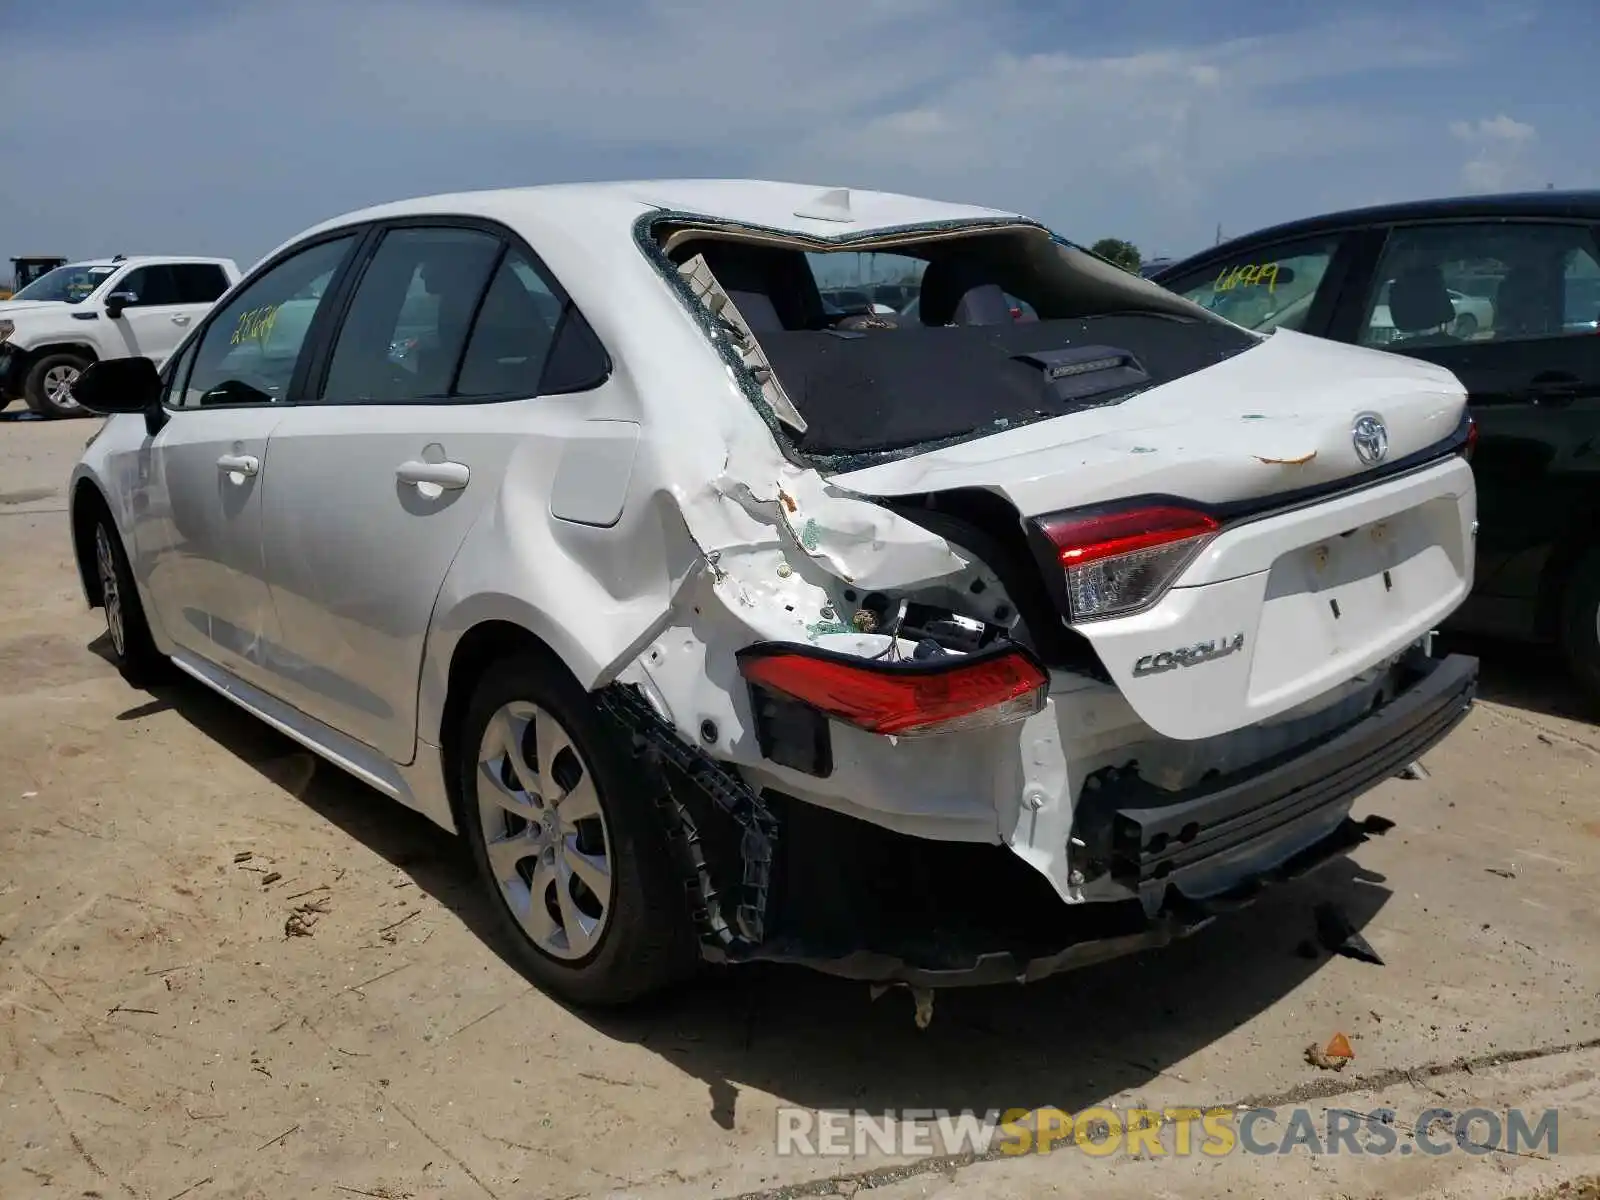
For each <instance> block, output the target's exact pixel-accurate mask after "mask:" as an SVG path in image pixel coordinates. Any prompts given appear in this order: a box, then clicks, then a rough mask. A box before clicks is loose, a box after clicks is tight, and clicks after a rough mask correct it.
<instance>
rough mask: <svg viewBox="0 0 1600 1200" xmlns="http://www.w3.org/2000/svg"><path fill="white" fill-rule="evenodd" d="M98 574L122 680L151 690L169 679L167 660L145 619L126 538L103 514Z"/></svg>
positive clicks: (98, 527)
mask: <svg viewBox="0 0 1600 1200" xmlns="http://www.w3.org/2000/svg"><path fill="white" fill-rule="evenodd" d="M92 536H93V537H94V543H93V545H92V547H91V549H92V550H93V551H94V564H95V574H96V575H97V576H98V578H99V581H100V608H101V611H103V612H104V613H105V618H106V636H107V638H108V639H109V640H110V642H111V652H112V655H113V657H114V660H115V662H116V664H117V669H118V670H119V671H121V672H122V677H123V678H124V679H125V680H127V681H128V683H129V684H130V685H132V686H133V687H136V688H147V687H149V686H150V685H151V684H153V683H157V682H159V681H160V680H161V679H162V678H164V677H165V674H166V669H167V665H168V663H167V659H166V658H165V657H164V656H163V655H162V653H161V651H159V650H157V649H156V644H155V639H153V638H152V637H151V636H150V626H149V624H148V622H146V620H145V615H144V605H143V604H142V603H141V602H140V600H139V589H138V587H137V586H135V584H134V582H133V570H132V568H130V567H129V565H128V555H127V553H126V552H125V551H124V550H123V548H122V538H121V536H120V535H118V533H117V531H116V528H115V527H114V526H113V525H112V522H111V518H110V516H108V515H107V514H106V513H104V512H102V513H101V514H100V515H99V516H98V517H96V518H95V523H94V533H93V535H92Z"/></svg>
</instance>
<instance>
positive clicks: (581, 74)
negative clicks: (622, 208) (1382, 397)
mask: <svg viewBox="0 0 1600 1200" xmlns="http://www.w3.org/2000/svg"><path fill="white" fill-rule="evenodd" d="M214 12H215V13H216V14H217V15H213V16H208V17H203V18H192V19H190V20H189V21H188V22H187V23H185V24H183V25H181V26H174V25H172V24H171V23H170V21H169V22H167V23H165V25H164V26H161V27H158V26H157V25H155V24H153V23H152V24H148V25H147V26H146V28H145V29H144V31H143V32H139V31H138V30H137V27H134V26H131V25H130V26H129V27H128V28H126V29H123V30H120V31H119V32H118V35H117V37H116V38H115V39H114V40H112V39H106V40H101V41H99V42H97V41H96V40H95V39H94V38H92V37H90V36H85V34H84V32H83V31H78V32H76V33H75V34H74V35H73V36H70V37H68V36H65V35H63V36H62V37H60V38H57V39H53V40H52V41H50V42H48V43H45V42H40V41H37V40H29V38H28V35H26V34H24V35H23V36H22V38H21V39H20V40H19V39H18V38H15V37H9V36H8V41H7V51H8V53H7V61H8V64H9V65H8V69H7V72H6V74H5V77H4V81H3V82H0V89H3V90H4V95H0V106H3V110H5V111H21V110H24V109H25V110H26V111H28V113H29V121H28V122H25V123H21V124H20V125H18V124H17V123H8V124H10V125H13V126H14V127H13V128H0V155H4V156H5V157H6V158H7V159H9V160H10V161H26V162H29V163H30V164H31V168H30V171H31V173H32V174H33V175H34V176H35V177H44V178H54V179H59V178H62V177H63V176H64V175H68V174H70V173H71V172H72V171H73V170H90V171H92V177H93V178H94V179H96V180H115V181H116V188H115V191H114V193H107V192H105V191H103V190H99V189H95V188H86V189H69V190H68V192H67V194H66V195H63V194H62V192H61V189H52V191H51V194H50V196H49V197H48V198H44V197H42V196H41V195H40V194H39V193H38V192H37V191H36V190H34V189H32V188H31V187H29V186H28V185H27V184H26V183H25V182H21V181H19V180H18V178H17V177H16V176H12V177H9V178H7V179H5V180H4V181H3V182H0V229H5V230H6V231H7V232H13V231H14V236H18V237H25V238H27V240H29V241H30V243H31V242H34V241H37V239H38V238H39V237H40V236H45V234H40V233H38V232H36V230H38V229H43V230H45V233H46V234H48V236H46V240H47V241H49V242H50V244H52V245H55V244H62V245H65V246H68V247H69V248H72V249H77V250H80V251H81V252H89V251H91V250H98V249H101V248H106V249H120V248H122V247H123V246H129V247H135V246H138V247H143V246H151V245H154V244H156V243H160V244H161V245H165V246H170V247H173V248H179V247H180V246H182V245H184V244H185V243H187V244H188V245H190V246H193V247H195V248H199V246H200V245H201V244H204V245H207V246H211V247H213V248H215V247H216V243H217V242H219V241H220V240H222V239H224V238H229V237H231V238H233V239H235V240H234V241H232V242H231V243H230V244H229V245H228V246H226V247H222V248H223V249H225V250H229V251H234V250H237V251H241V252H242V251H248V250H261V249H265V248H266V246H268V245H271V244H272V243H274V242H275V241H276V240H277V239H278V238H280V237H282V236H287V235H289V234H292V233H293V232H294V230H295V229H297V228H299V227H302V226H303V225H305V224H309V223H311V222H312V221H315V220H318V219H321V218H322V217H325V216H328V215H332V214H333V213H335V212H338V211H341V210H343V209H345V208H351V207H356V206H358V205H360V204H365V203H368V202H371V201H376V200H382V199H389V198H393V197H395V196H398V195H405V194H415V193H417V192H423V191H433V190H446V189H452V188H457V187H472V186H483V185H486V184H502V183H511V182H539V181H543V180H549V179H558V178H582V177H595V176H597V175H600V176H614V175H617V174H625V175H636V174H744V175H766V176H772V177H777V178H789V179H795V178H801V179H810V180H813V181H815V182H818V183H829V184H832V183H847V184H854V185H857V186H881V187H888V188H893V189H897V190H906V191H919V190H920V191H924V192H928V193H930V194H934V195H941V196H945V197H948V198H950V199H954V200H968V201H974V202H979V203H989V204H995V205H997V206H1001V207H1008V208H1015V209H1022V210H1024V211H1027V212H1031V213H1036V214H1038V215H1040V216H1043V217H1044V218H1045V219H1047V220H1050V221H1052V223H1054V224H1056V225H1057V226H1058V227H1059V228H1061V229H1062V230H1063V232H1066V233H1068V234H1069V235H1071V236H1074V237H1078V238H1081V239H1083V240H1086V241H1092V240H1094V239H1095V238H1097V237H1100V236H1103V235H1117V236H1131V237H1134V238H1138V237H1140V236H1142V235H1143V234H1144V233H1147V232H1149V231H1152V230H1159V231H1162V232H1163V233H1164V234H1165V235H1166V236H1169V237H1178V238H1182V239H1183V240H1185V241H1187V240H1189V239H1192V238H1194V237H1195V236H1196V235H1197V234H1198V232H1199V231H1201V230H1204V231H1206V232H1207V233H1209V231H1210V229H1211V227H1212V225H1213V224H1214V223H1215V222H1216V221H1217V220H1218V219H1219V218H1222V219H1224V220H1226V221H1227V222H1228V223H1229V225H1230V227H1237V226H1239V225H1240V224H1241V223H1245V222H1250V223H1254V222H1257V221H1258V220H1260V219H1263V218H1272V219H1277V218H1280V217H1288V216H1294V215H1299V214H1301V213H1303V212H1305V211H1316V207H1310V208H1308V207H1307V206H1308V205H1311V206H1320V204H1321V202H1322V201H1323V199H1324V198H1332V197H1333V196H1335V195H1337V194H1338V189H1339V187H1340V186H1341V184H1340V181H1341V179H1342V178H1343V175H1344V174H1345V172H1342V171H1340V170H1332V169H1330V164H1334V163H1340V162H1343V163H1346V164H1348V163H1349V162H1351V161H1353V160H1359V159H1371V158H1372V157H1373V156H1374V155H1376V154H1378V153H1380V152H1382V151H1384V150H1385V149H1386V148H1387V149H1389V150H1391V151H1393V149H1394V148H1395V147H1398V146H1401V145H1403V144H1404V143H1405V141H1406V139H1407V138H1408V137H1413V136H1425V134H1421V133H1420V132H1419V131H1423V130H1426V128H1427V119H1426V118H1425V117H1416V118H1412V117H1407V116H1406V115H1405V114H1404V112H1403V111H1401V112H1400V113H1397V112H1396V111H1395V109H1394V107H1393V106H1392V105H1386V104H1383V103H1379V102H1377V101H1375V100H1372V99H1370V98H1369V95H1370V92H1369V88H1368V87H1367V85H1366V83H1365V82H1364V81H1366V80H1370V78H1371V77H1372V73H1373V72H1377V71H1382V70H1385V69H1406V70H1407V71H1412V70H1419V69H1420V70H1425V69H1428V68H1430V67H1436V66H1438V65H1439V64H1441V63H1446V62H1451V61H1453V60H1455V59H1456V58H1458V57H1459V56H1460V55H1461V53H1462V50H1461V47H1460V45H1459V44H1458V43H1457V41H1456V40H1455V38H1456V37H1457V36H1459V34H1457V35H1449V34H1446V33H1442V32H1441V31H1440V30H1439V29H1437V28H1434V27H1432V26H1430V25H1429V24H1428V23H1426V22H1425V21H1422V20H1420V19H1415V18H1407V17H1403V16H1401V17H1386V18H1385V19H1384V20H1383V21H1381V22H1370V21H1364V20H1335V21H1332V22H1330V23H1326V24H1323V25H1320V26H1317V27H1315V28H1306V29H1301V30H1299V31H1296V32H1290V33H1280V34H1270V35H1262V36H1258V37H1251V38H1242V39H1233V40H1225V41H1213V42H1211V43H1209V44H1183V43H1182V42H1181V41H1180V40H1178V39H1177V38H1175V37H1170V38H1168V37H1162V36H1161V35H1152V36H1150V37H1149V39H1148V41H1147V43H1146V45H1145V46H1144V48H1143V49H1141V50H1139V51H1138V52H1134V53H1122V54H1117V55H1102V56H1095V55H1092V54H1090V53H1087V52H1085V51H1084V50H1082V49H1081V47H1080V46H1079V42H1078V39H1077V38H1075V36H1074V29H1073V27H1072V19H1071V16H1070V13H1069V14H1066V15H1061V16H1058V17H1052V18H1051V20H1050V21H1048V22H1043V23H1041V22H1039V21H1037V20H1033V21H1026V20H1025V19H1024V14H1023V12H1022V10H1021V9H1020V8H1017V9H1013V8H1012V7H1011V2H1010V0H995V3H993V4H991V5H988V6H982V7H979V6H974V5H970V4H966V3H964V2H962V0H811V3H809V4H808V5H806V6H804V7H803V8H801V7H798V6H792V5H789V4H787V3H785V2H784V0H740V2H738V3H728V2H727V0H632V2H631V3H630V4H629V6H628V9H627V11H625V12H619V11H617V8H616V6H615V5H608V6H599V5H596V6H584V7H581V8H579V7H574V8H572V9H552V8H547V7H544V6H537V7H536V6H533V5H524V4H521V3H517V4H513V3H511V2H510V0H492V2H491V0H475V2H472V3H468V2H466V0H389V2H387V3H383V4H381V5H380V4H377V3H376V2H375V0H343V2H341V3H339V4H325V3H317V2H314V0H281V2H280V3H277V4H273V5H259V6H250V7H245V8H239V9H233V10H231V11H224V10H222V9H221V8H218V9H216V10H214ZM1454 24H1455V25H1457V26H1458V27H1459V26H1460V25H1461V24H1462V23H1461V22H1454ZM1024 27H1027V28H1028V29H1029V30H1030V32H1029V34H1028V36H1027V38H1026V43H1027V51H1026V52H1023V51H1022V50H1021V49H1020V47H1019V45H1018V44H1016V43H1018V42H1020V41H1022V40H1023V39H1022V37H1021V35H1020V33H1019V32H1018V31H1020V30H1021V29H1023V28H1024ZM1156 27H1157V28H1161V27H1162V26H1160V25H1159V24H1158V25H1157V26H1156ZM1173 27H1174V28H1175V27H1176V26H1173ZM130 64H137V67H138V69H137V72H136V75H137V78H138V81H139V86H138V88H137V89H129V88H119V89H118V90H117V91H116V93H115V94H116V102H115V103H114V104H108V103H107V102H106V99H105V96H106V92H105V91H104V89H102V88H88V87H85V88H68V89H62V88H61V87H60V86H59V81H60V80H61V79H63V78H66V79H80V80H86V79H94V80H121V79H127V78H129V77H130V76H129V70H130ZM44 95H48V96H50V97H51V99H50V102H49V103H48V104H39V103H31V102H26V103H25V102H24V100H23V98H25V97H29V98H36V97H38V96H44ZM1329 97H1334V99H1329ZM7 100H9V101H10V103H6V101H7ZM1503 120H1507V119H1504V118H1495V119H1492V120H1491V121H1489V122H1486V123H1485V122H1480V123H1478V124H1479V125H1483V126H1485V129H1488V127H1489V126H1496V122H1499V121H1503ZM1509 124H1510V125H1513V126H1515V125H1517V124H1518V123H1517V122H1510V123H1509ZM1496 127H1498V126H1496ZM1435 128H1436V127H1435ZM86 129H93V130H95V131H96V132H95V139H94V140H95V146H96V149H95V154H94V163H93V167H92V168H87V167H83V166H78V167H75V166H74V164H75V163H81V159H80V158H78V157H77V156H76V155H75V154H74V153H73V152H72V151H71V150H70V149H69V147H72V146H74V145H81V144H82V137H81V133H82V131H83V130H86ZM1472 136H1473V137H1477V138H1495V137H1499V138H1500V140H1502V141H1505V140H1508V139H1507V138H1506V136H1505V135H1504V134H1498V135H1497V134H1495V133H1493V132H1484V131H1482V130H1477V129H1476V127H1474V130H1473V131H1472ZM1509 140H1511V141H1514V140H1515V139H1514V138H1511V139H1509ZM641 168H644V169H641ZM52 229H57V230H60V231H61V232H59V233H49V230H52ZM91 231H93V232H96V235H97V236H99V237H103V238H105V239H106V241H107V244H106V245H104V246H103V247H102V246H101V245H98V244H96V245H88V244H85V243H88V242H89V241H90V240H91V238H90V236H89V234H90V232H91ZM230 231H231V232H230ZM1185 248H1188V247H1185V246H1182V245H1179V246H1175V247H1169V249H1176V250H1181V249H1185Z"/></svg>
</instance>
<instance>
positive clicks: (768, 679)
mask: <svg viewBox="0 0 1600 1200" xmlns="http://www.w3.org/2000/svg"><path fill="white" fill-rule="evenodd" d="M738 660H739V671H740V673H741V674H742V675H743V676H744V677H745V679H747V680H748V681H749V682H750V683H751V684H752V685H755V686H757V687H764V688H767V689H769V690H771V691H774V692H777V693H779V694H781V695H784V696H788V697H790V698H792V699H795V700H799V701H801V702H802V703H805V704H808V705H810V706H811V707H812V708H815V709H817V710H818V711H820V712H823V713H826V714H827V715H828V716H830V717H833V718H835V719H837V720H840V721H843V722H845V723H846V724H849V725H854V726H856V727H857V728H858V729H865V730H866V731H867V732H869V733H882V734H893V735H895V736H897V737H919V736H927V735H930V734H937V733H953V732H955V731H957V730H963V729H982V728H986V727H988V726H992V725H1003V724H1006V723H1008V722H1011V721H1019V720H1022V719H1023V718H1024V717H1029V716H1032V715H1033V714H1034V713H1036V712H1038V711H1040V710H1041V709H1042V708H1043V707H1044V700H1045V693H1046V692H1047V691H1048V689H1049V680H1050V677H1049V674H1048V673H1047V672H1046V671H1045V669H1044V668H1043V667H1042V666H1041V665H1040V664H1039V662H1038V660H1037V659H1035V658H1034V657H1033V656H1032V655H1031V654H1029V653H1028V652H1027V651H1025V650H1023V649H1022V648H1021V647H1018V646H1007V647H1003V648H998V649H991V650H982V651H978V652H977V653H974V654H965V655H949V656H947V657H939V658H932V659H915V660H912V661H909V662H906V661H900V662H885V661H878V660H868V659H862V658H857V657H855V656H853V655H848V654H838V653H834V652H832V651H827V650H819V649H817V648H816V647H813V646H802V645H798V644H792V643H770V642H769V643H762V644H760V645H756V646H750V647H747V648H746V649H744V650H741V651H739V654H738Z"/></svg>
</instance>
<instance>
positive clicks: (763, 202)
mask: <svg viewBox="0 0 1600 1200" xmlns="http://www.w3.org/2000/svg"><path fill="white" fill-rule="evenodd" d="M841 194H842V196H843V197H844V199H843V206H842V207H841V206H840V197H841ZM819 206H820V209H819ZM652 209H658V210H659V209H665V210H672V211H676V212H684V213H691V214H693V215H695V216H698V217H707V218H712V219H715V220H719V221H730V222H735V223H738V224H742V225H758V226H763V227H765V228H768V229H777V230H781V231H783V232H786V233H798V234H805V235H809V236H811V237H848V236H852V235H857V236H858V235H860V234H864V233H870V232H873V231H875V230H881V229H892V228H895V227H897V226H903V225H922V224H934V223H940V222H945V221H993V220H1016V219H1018V218H1019V217H1020V216H1021V214H1019V213H1013V212H1006V211H1003V210H1001V209H994V208H980V207H977V206H974V205H967V204H952V203H949V202H947V201H942V200H928V199H923V198H920V197H917V196H904V195H899V194H897V193H893V192H875V191H862V190H857V189H855V188H849V189H841V188H837V187H829V186H826V185H822V184H804V183H781V182H776V181H772V180H760V179H658V180H631V181H619V182H614V183H560V184H543V185H539V186H534V187H522V188H502V189H497V190H492V191H475V192H455V193H446V194H441V195H436V196H420V197H416V198H414V199H410V200H400V201H396V202H394V203H390V204H382V205H377V206H375V207H372V208H365V209H360V210H357V211H354V212H348V213H344V214H343V215H341V216H338V217H334V218H332V219H330V220H327V221H323V222H321V223H320V224H318V225H316V226H314V227H312V228H311V229H308V230H306V231H304V232H303V233H301V234H298V235H296V236H295V237H294V238H292V239H290V240H289V241H287V242H284V243H283V245H282V246H280V247H278V248H277V249H283V248H284V247H285V246H288V245H290V244H292V243H293V242H297V241H299V240H300V238H302V237H305V236H307V235H309V234H313V233H319V232H322V231H324V230H329V229H336V228H339V227H341V226H344V225H351V224H356V223H358V222H361V221H370V220H379V219H382V218H388V217H408V216H428V215H432V214H441V215H442V214H446V213H449V214H460V215H469V216H481V217H487V218H492V219H495V220H499V221H503V222H505V223H506V224H509V225H512V226H514V227H515V226H517V225H530V224H531V225H535V226H538V225H552V224H553V225H557V226H560V227H561V228H563V229H564V230H565V231H567V232H568V233H570V234H574V235H578V236H583V234H585V233H586V232H588V231H593V234H594V236H595V238H596V239H598V240H604V241H610V240H613V239H615V238H617V237H619V236H621V237H627V236H631V232H632V226H633V223H634V221H636V220H637V219H638V218H639V216H640V215H642V214H643V213H645V212H648V211H650V210H652ZM808 211H821V212H823V213H825V214H826V216H801V215H799V214H800V213H802V212H808ZM828 217H836V218H839V219H828ZM273 253H277V250H274V251H273Z"/></svg>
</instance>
